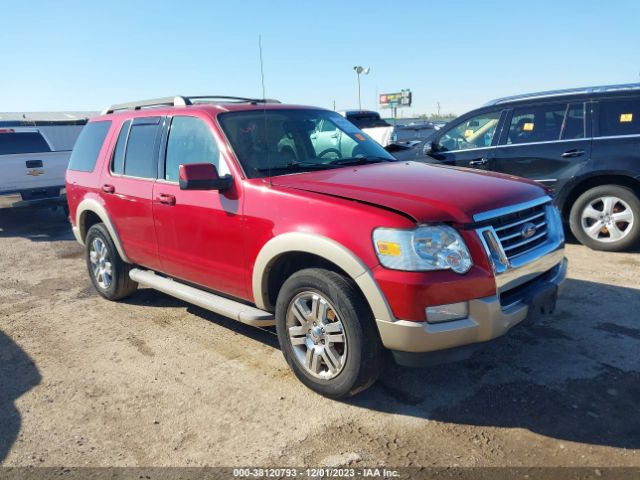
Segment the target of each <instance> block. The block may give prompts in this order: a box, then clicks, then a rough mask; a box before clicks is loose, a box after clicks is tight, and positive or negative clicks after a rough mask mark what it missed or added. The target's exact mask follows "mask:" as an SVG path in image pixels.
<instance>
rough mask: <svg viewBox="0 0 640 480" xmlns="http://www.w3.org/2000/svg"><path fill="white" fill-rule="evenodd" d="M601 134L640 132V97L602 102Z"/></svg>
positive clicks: (603, 135) (634, 133)
mask: <svg viewBox="0 0 640 480" xmlns="http://www.w3.org/2000/svg"><path fill="white" fill-rule="evenodd" d="M599 127H600V128H599V130H598V131H599V136H600V137H606V136H609V135H636V134H640V98H631V99H628V100H605V101H602V102H600V120H599Z"/></svg>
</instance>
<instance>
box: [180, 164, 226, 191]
mask: <svg viewBox="0 0 640 480" xmlns="http://www.w3.org/2000/svg"><path fill="white" fill-rule="evenodd" d="M179 180H180V190H226V189H228V188H229V187H230V186H231V181H232V177H231V175H225V176H224V177H220V176H219V175H218V169H217V168H216V167H215V165H212V164H210V163H192V164H190V165H180V168H179Z"/></svg>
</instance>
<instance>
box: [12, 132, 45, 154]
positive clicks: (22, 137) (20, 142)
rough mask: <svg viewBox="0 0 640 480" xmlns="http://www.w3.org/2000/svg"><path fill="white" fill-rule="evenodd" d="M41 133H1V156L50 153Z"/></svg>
mask: <svg viewBox="0 0 640 480" xmlns="http://www.w3.org/2000/svg"><path fill="white" fill-rule="evenodd" d="M50 151H51V148H49V144H48V143H47V141H46V140H45V139H44V137H43V136H42V134H40V133H39V132H0V155H18V154H21V153H42V152H50Z"/></svg>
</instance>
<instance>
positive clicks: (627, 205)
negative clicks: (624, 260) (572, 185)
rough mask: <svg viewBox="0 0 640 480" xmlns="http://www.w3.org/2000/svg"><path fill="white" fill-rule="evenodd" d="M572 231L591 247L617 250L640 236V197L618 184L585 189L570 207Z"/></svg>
mask: <svg viewBox="0 0 640 480" xmlns="http://www.w3.org/2000/svg"><path fill="white" fill-rule="evenodd" d="M569 225H570V227H571V232H572V233H573V235H574V236H575V237H576V239H577V240H578V241H579V242H580V243H582V244H583V245H586V246H587V247H590V248H593V249H594V250H606V251H610V252H619V251H622V250H627V249H629V248H631V247H632V246H633V245H634V244H636V243H637V242H638V240H639V239H640V200H639V199H638V197H637V196H636V195H635V194H634V192H633V191H632V190H631V189H629V188H627V187H622V186H619V185H602V186H599V187H595V188H592V189H590V190H587V191H586V192H585V193H583V194H582V195H580V197H578V199H577V200H576V201H575V203H574V204H573V206H572V207H571V213H570V215H569Z"/></svg>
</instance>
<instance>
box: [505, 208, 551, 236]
mask: <svg viewBox="0 0 640 480" xmlns="http://www.w3.org/2000/svg"><path fill="white" fill-rule="evenodd" d="M544 214H545V212H540V213H536V214H535V215H531V216H530V217H529V218H525V219H523V220H518V221H517V222H513V223H510V224H509V225H504V226H502V227H498V228H496V229H495V231H496V232H500V231H502V230H506V229H507V228H513V227H516V226H518V225H521V224H523V223H527V222H530V221H532V220H535V219H536V218H540V217H542V216H544Z"/></svg>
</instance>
